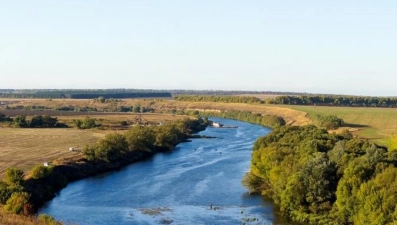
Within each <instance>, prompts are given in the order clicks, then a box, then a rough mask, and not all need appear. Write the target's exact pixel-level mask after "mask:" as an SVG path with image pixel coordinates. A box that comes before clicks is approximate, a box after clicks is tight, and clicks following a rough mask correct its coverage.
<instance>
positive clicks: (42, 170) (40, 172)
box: [30, 165, 53, 179]
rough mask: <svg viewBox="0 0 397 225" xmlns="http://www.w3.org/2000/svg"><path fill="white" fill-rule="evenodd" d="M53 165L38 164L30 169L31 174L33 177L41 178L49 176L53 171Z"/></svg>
mask: <svg viewBox="0 0 397 225" xmlns="http://www.w3.org/2000/svg"><path fill="white" fill-rule="evenodd" d="M52 168H53V167H47V166H43V165H36V166H34V167H33V169H32V170H31V171H30V175H31V176H32V178H33V179H40V178H45V177H47V176H49V175H50V174H51V172H52Z"/></svg>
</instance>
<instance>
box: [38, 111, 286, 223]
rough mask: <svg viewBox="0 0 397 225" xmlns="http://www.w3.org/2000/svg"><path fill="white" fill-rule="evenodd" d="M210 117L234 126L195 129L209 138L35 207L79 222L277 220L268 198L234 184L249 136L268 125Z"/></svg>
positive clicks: (78, 185) (246, 158) (246, 161)
mask: <svg viewBox="0 0 397 225" xmlns="http://www.w3.org/2000/svg"><path fill="white" fill-rule="evenodd" d="M212 119H213V120H214V121H217V122H221V123H223V124H225V125H228V126H238V128H233V129H232V128H230V129H227V128H207V129H206V130H205V131H203V132H201V133H200V134H202V135H208V136H215V137H217V138H216V139H192V142H187V143H181V144H180V145H178V146H177V147H176V149H175V150H174V151H173V152H170V153H162V154H158V155H156V156H155V157H153V158H152V159H150V160H147V161H144V162H140V163H136V164H133V165H130V166H127V167H125V168H123V169H122V170H120V171H117V172H111V173H106V174H102V175H100V176H96V177H92V178H88V179H84V180H80V181H77V182H73V183H70V184H69V185H68V186H67V187H66V188H65V189H63V190H62V191H61V192H60V193H59V194H58V196H57V197H56V198H55V199H53V200H52V201H51V202H49V203H48V204H47V205H46V206H45V207H43V208H42V209H41V210H40V212H39V213H46V214H50V215H52V216H54V217H55V218H56V219H58V220H62V221H65V222H67V223H68V224H79V225H94V224H106V225H127V224H128V225H131V224H138V225H140V224H142V225H144V224H183V225H185V224H194V225H198V224H276V223H277V224H281V222H278V221H277V220H278V219H277V218H275V216H274V212H273V205H272V203H271V202H266V201H264V200H263V199H262V198H261V197H259V196H253V195H249V194H248V191H247V189H245V188H244V187H243V186H242V184H241V179H242V177H243V176H244V174H245V173H246V172H248V170H249V165H250V157H251V151H252V145H253V143H254V141H255V140H256V138H258V137H259V136H263V135H265V134H267V133H268V132H269V131H270V129H268V128H265V127H262V126H258V125H253V124H249V123H244V122H239V121H235V120H227V119H218V118H212ZM210 202H212V209H211V208H210Z"/></svg>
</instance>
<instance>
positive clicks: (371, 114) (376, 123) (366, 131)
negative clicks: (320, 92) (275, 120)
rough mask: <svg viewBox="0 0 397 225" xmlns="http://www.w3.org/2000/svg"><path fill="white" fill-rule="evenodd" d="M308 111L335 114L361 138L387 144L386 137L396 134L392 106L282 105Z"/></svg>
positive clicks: (396, 115) (396, 113)
mask: <svg viewBox="0 0 397 225" xmlns="http://www.w3.org/2000/svg"><path fill="white" fill-rule="evenodd" d="M284 107H287V108H291V109H295V110H299V111H303V112H306V113H308V116H309V117H314V116H315V115H316V114H321V115H335V116H337V117H339V118H342V119H343V120H344V122H345V123H346V125H345V126H346V127H348V128H351V129H352V130H356V131H355V132H354V133H355V135H358V136H359V137H361V138H367V139H372V140H374V141H375V142H377V143H379V144H381V145H385V146H387V144H388V143H387V142H388V138H389V137H390V136H391V135H393V134H397V109H393V108H355V107H329V106H284Z"/></svg>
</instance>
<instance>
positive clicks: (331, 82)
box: [0, 0, 397, 96]
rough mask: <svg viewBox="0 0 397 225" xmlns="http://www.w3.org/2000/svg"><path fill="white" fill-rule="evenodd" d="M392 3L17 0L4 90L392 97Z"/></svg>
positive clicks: (3, 67)
mask: <svg viewBox="0 0 397 225" xmlns="http://www.w3.org/2000/svg"><path fill="white" fill-rule="evenodd" d="M396 40H397V1H395V0H378V1H370V0H366V1H365V0H332V1H317V0H301V1H296V0H289V1H287V0H247V1H237V0H211V1H209V0H204V1H186V0H172V1H165V0H112V1H109V0H96V1H94V0H67V1H61V0H58V1H56V0H51V1H50V0H46V1H44V0H35V1H31V0H20V1H18V0H16V1H1V6H0V88H18V89H20V88H139V89H140V88H144V89H206V90H209V89H216V90H253V91H293V92H309V93H330V94H354V95H374V96H397V88H396V84H397V41H396Z"/></svg>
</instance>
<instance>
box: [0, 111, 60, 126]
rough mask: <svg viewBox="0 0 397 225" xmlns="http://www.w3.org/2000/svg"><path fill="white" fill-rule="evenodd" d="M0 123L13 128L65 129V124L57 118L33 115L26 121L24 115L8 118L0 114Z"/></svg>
mask: <svg viewBox="0 0 397 225" xmlns="http://www.w3.org/2000/svg"><path fill="white" fill-rule="evenodd" d="M0 123H8V124H10V125H13V126H15V127H21V128H54V127H67V125H66V124H64V123H60V122H59V121H58V118H56V117H51V116H48V115H35V116H33V117H32V119H31V120H27V119H26V116H24V115H17V116H15V117H9V116H6V115H4V114H2V113H0Z"/></svg>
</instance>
